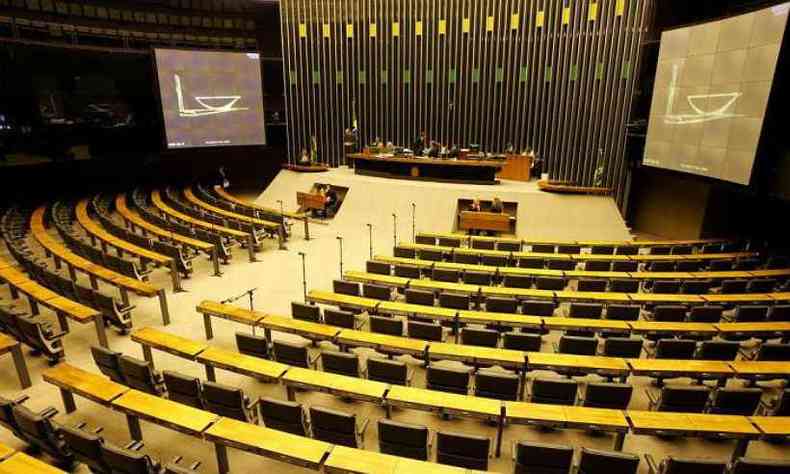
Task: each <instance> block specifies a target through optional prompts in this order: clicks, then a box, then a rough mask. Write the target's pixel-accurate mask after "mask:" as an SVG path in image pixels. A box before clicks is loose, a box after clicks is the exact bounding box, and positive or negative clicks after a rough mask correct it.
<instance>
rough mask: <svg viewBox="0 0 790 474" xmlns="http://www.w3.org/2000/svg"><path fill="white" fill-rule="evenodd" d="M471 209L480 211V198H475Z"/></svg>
mask: <svg viewBox="0 0 790 474" xmlns="http://www.w3.org/2000/svg"><path fill="white" fill-rule="evenodd" d="M469 210H470V211H472V212H480V200H479V199H477V198H474V199H473V200H472V204H471V205H470V206H469Z"/></svg>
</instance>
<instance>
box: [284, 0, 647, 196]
mask: <svg viewBox="0 0 790 474" xmlns="http://www.w3.org/2000/svg"><path fill="white" fill-rule="evenodd" d="M654 2H655V0H624V1H620V0H597V2H594V3H595V4H596V5H597V6H596V7H595V8H597V12H594V14H592V13H591V5H592V3H593V2H591V1H590V0H282V1H281V2H280V12H281V16H282V23H283V24H282V29H281V31H282V36H283V38H282V42H283V47H284V61H285V70H286V74H285V87H286V101H287V113H286V115H287V119H288V155H289V160H291V161H292V162H293V161H295V160H297V159H298V155H299V152H300V150H301V149H302V148H308V149H309V148H310V138H311V136H315V137H316V140H317V142H318V153H319V159H320V161H322V162H324V163H327V164H329V165H331V166H339V165H343V164H345V159H344V156H343V130H344V129H345V128H348V127H351V126H352V123H353V119H354V117H356V118H357V119H358V123H359V132H360V140H361V142H362V143H368V142H370V141H372V140H373V139H374V138H376V137H380V138H381V139H382V140H385V141H390V140H391V141H393V142H394V143H396V144H402V145H406V146H410V145H411V143H412V141H413V140H414V138H415V137H416V136H417V134H418V133H419V131H420V130H426V132H427V133H428V136H429V137H430V138H431V139H435V140H438V141H441V142H442V143H446V144H448V145H449V144H459V145H463V144H470V143H479V144H481V145H482V147H483V149H485V150H487V151H502V150H503V149H504V148H505V146H506V145H507V144H508V143H512V144H513V145H514V146H515V147H516V148H519V149H521V148H524V147H526V146H532V147H533V148H535V149H536V151H537V152H538V153H539V154H540V155H542V156H543V157H544V158H545V159H546V167H545V170H546V171H547V172H548V173H549V175H550V176H551V178H552V179H559V180H569V181H575V182H577V183H579V184H582V185H592V184H593V183H594V181H595V176H596V170H597V168H598V167H599V166H601V167H602V168H603V170H604V172H603V174H602V176H603V184H604V185H605V186H610V187H612V188H614V189H615V196H616V198H617V200H618V202H621V203H622V200H623V199H624V184H625V181H626V174H627V173H626V170H627V164H626V163H625V121H626V119H627V116H628V111H629V110H630V105H631V95H632V93H633V90H634V84H633V81H634V78H636V77H637V75H636V73H635V72H636V70H637V69H638V67H639V63H640V58H639V51H640V48H639V43H640V41H641V38H642V35H643V33H644V31H645V28H646V22H647V19H648V18H649V16H650V15H651V13H652V9H653V3H654ZM619 6H622V8H623V10H622V12H621V11H619V8H620V7H619ZM566 9H567V12H568V14H569V16H567V17H565V14H564V13H563V12H564V11H566ZM599 150H602V152H603V160H601V159H599Z"/></svg>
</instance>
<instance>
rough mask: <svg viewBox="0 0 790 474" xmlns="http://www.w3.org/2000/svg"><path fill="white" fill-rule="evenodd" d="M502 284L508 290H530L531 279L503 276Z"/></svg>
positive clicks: (524, 276) (519, 276) (526, 276)
mask: <svg viewBox="0 0 790 474" xmlns="http://www.w3.org/2000/svg"><path fill="white" fill-rule="evenodd" d="M502 284H503V285H504V286H506V287H508V288H531V287H532V277H531V276H529V275H505V278H504V279H503V280H502Z"/></svg>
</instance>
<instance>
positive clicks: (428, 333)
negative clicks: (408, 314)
mask: <svg viewBox="0 0 790 474" xmlns="http://www.w3.org/2000/svg"><path fill="white" fill-rule="evenodd" d="M406 330H407V331H408V335H409V337H413V338H415V339H423V340H426V341H436V342H441V340H442V336H443V334H442V327H441V326H440V325H438V324H430V323H421V322H417V321H409V323H408V325H407V326H406Z"/></svg>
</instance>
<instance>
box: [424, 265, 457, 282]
mask: <svg viewBox="0 0 790 474" xmlns="http://www.w3.org/2000/svg"><path fill="white" fill-rule="evenodd" d="M431 279H432V280H436V281H447V282H451V283H458V280H460V279H461V272H459V271H458V270H446V269H444V268H434V269H433V274H432V275H431Z"/></svg>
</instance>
